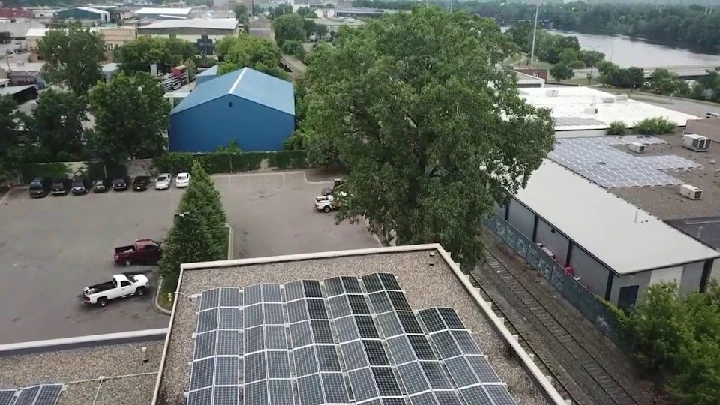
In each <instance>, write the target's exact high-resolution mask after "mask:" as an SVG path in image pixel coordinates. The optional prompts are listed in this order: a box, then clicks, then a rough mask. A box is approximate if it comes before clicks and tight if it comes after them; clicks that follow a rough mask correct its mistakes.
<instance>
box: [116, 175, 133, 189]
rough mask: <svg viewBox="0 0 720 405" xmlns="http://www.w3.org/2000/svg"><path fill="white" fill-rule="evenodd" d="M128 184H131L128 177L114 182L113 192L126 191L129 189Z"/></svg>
mask: <svg viewBox="0 0 720 405" xmlns="http://www.w3.org/2000/svg"><path fill="white" fill-rule="evenodd" d="M128 183H130V178H129V177H127V176H125V177H121V178H119V179H115V180H113V190H115V191H125V190H127V189H128Z"/></svg>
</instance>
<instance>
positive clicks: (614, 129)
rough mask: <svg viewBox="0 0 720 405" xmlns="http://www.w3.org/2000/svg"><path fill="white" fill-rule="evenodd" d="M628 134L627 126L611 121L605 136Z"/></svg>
mask: <svg viewBox="0 0 720 405" xmlns="http://www.w3.org/2000/svg"><path fill="white" fill-rule="evenodd" d="M627 132H628V128H627V125H626V124H625V123H624V122H622V121H613V122H611V123H610V127H608V129H607V135H625V134H627Z"/></svg>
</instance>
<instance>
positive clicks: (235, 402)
mask: <svg viewBox="0 0 720 405" xmlns="http://www.w3.org/2000/svg"><path fill="white" fill-rule="evenodd" d="M213 397H214V398H215V402H213V403H214V405H240V404H241V402H240V386H237V385H232V386H230V385H226V386H222V387H215V390H214V392H213ZM207 404H209V402H207Z"/></svg>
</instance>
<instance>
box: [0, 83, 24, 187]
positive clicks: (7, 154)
mask: <svg viewBox="0 0 720 405" xmlns="http://www.w3.org/2000/svg"><path fill="white" fill-rule="evenodd" d="M22 118H23V115H22V114H20V113H19V112H18V111H17V103H16V102H15V100H13V99H12V97H10V96H0V180H4V179H7V178H9V177H12V175H13V174H14V172H15V169H16V168H17V164H18V162H19V161H20V157H21V151H20V144H21V143H23V138H24V137H23V129H22V125H21V122H22V121H23V119H22Z"/></svg>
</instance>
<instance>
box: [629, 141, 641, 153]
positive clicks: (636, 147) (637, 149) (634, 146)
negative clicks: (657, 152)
mask: <svg viewBox="0 0 720 405" xmlns="http://www.w3.org/2000/svg"><path fill="white" fill-rule="evenodd" d="M628 149H630V150H631V151H633V152H635V153H645V145H643V144H642V143H640V142H630V143H629V144H628Z"/></svg>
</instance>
